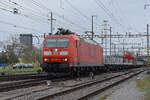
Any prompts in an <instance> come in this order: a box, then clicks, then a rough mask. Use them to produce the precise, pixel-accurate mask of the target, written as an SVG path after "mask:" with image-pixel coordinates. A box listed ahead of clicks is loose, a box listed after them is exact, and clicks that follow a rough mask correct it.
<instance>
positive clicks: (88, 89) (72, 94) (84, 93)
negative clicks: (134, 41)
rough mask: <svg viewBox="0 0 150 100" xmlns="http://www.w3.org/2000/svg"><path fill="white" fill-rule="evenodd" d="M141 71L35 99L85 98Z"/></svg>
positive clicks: (79, 99) (61, 99)
mask: <svg viewBox="0 0 150 100" xmlns="http://www.w3.org/2000/svg"><path fill="white" fill-rule="evenodd" d="M141 72H143V70H142V71H141V70H140V71H134V72H128V73H124V74H121V75H117V76H113V77H110V78H107V79H104V80H95V81H93V82H89V83H85V84H81V85H78V86H75V87H72V88H70V89H67V90H64V91H61V92H57V93H54V94H51V95H47V96H43V97H39V98H37V99H36V100H87V99H89V98H91V97H92V96H95V95H97V94H99V93H100V92H102V91H104V90H106V89H108V88H111V87H112V86H115V85H117V84H119V83H121V82H124V81H125V80H127V79H129V78H132V77H133V76H135V75H137V74H140V73H141Z"/></svg>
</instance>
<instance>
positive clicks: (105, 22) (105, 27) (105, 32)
mask: <svg viewBox="0 0 150 100" xmlns="http://www.w3.org/2000/svg"><path fill="white" fill-rule="evenodd" d="M107 22H108V21H107V20H104V34H105V36H106V35H107V30H108V29H107ZM105 56H107V38H106V37H105Z"/></svg>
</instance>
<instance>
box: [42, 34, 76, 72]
mask: <svg viewBox="0 0 150 100" xmlns="http://www.w3.org/2000/svg"><path fill="white" fill-rule="evenodd" d="M75 38H76V36H74V35H64V36H46V37H45V40H44V42H43V51H42V62H43V66H42V67H43V69H44V70H45V71H48V72H59V71H60V72H63V71H65V70H68V68H67V67H69V66H72V61H73V60H74V57H73V56H74V55H75V46H74V45H75V43H74V42H75V41H74V39H75Z"/></svg>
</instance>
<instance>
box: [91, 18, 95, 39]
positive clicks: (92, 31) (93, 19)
mask: <svg viewBox="0 0 150 100" xmlns="http://www.w3.org/2000/svg"><path fill="white" fill-rule="evenodd" d="M93 27H94V16H92V38H91V40H93V35H94V32H93Z"/></svg>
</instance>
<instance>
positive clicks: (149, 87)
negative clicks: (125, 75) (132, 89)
mask: <svg viewBox="0 0 150 100" xmlns="http://www.w3.org/2000/svg"><path fill="white" fill-rule="evenodd" d="M136 86H137V87H138V88H139V89H140V90H141V91H145V92H146V95H145V97H144V98H143V100H150V76H148V77H146V79H144V80H137V82H136Z"/></svg>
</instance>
